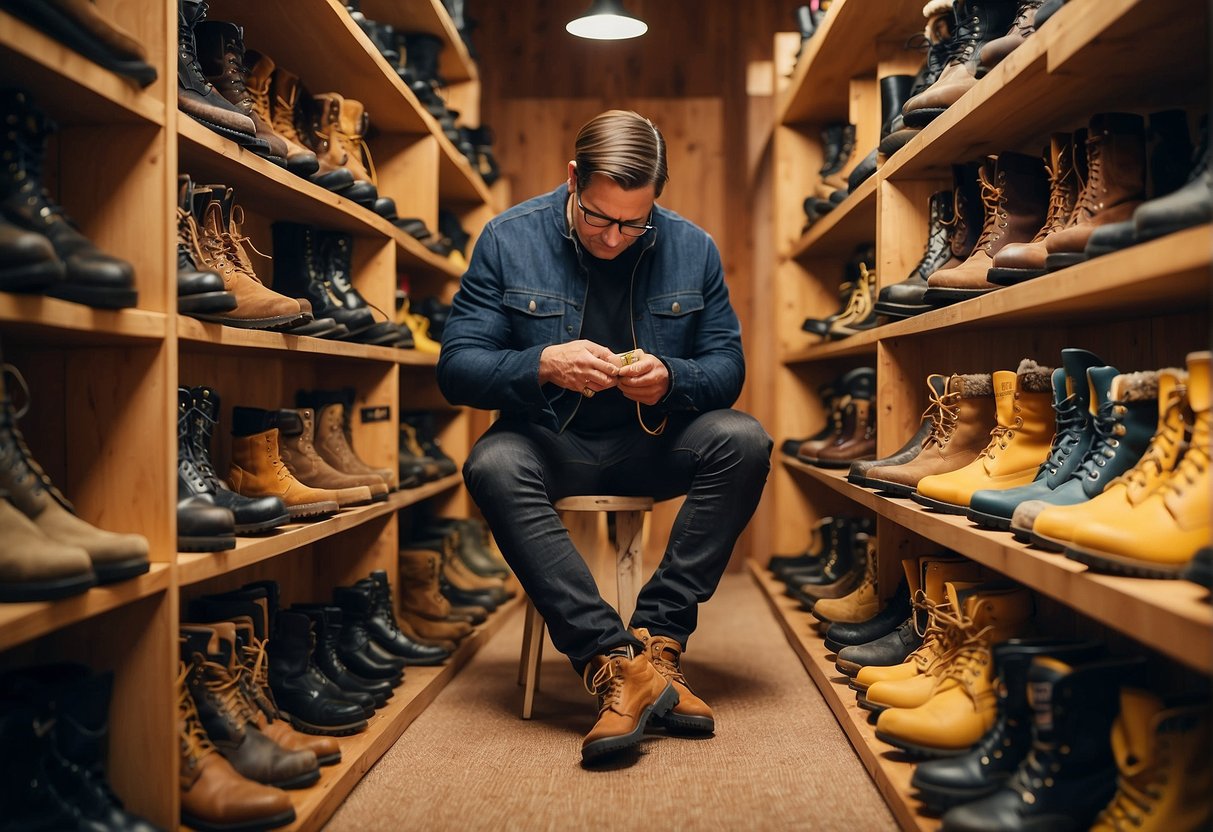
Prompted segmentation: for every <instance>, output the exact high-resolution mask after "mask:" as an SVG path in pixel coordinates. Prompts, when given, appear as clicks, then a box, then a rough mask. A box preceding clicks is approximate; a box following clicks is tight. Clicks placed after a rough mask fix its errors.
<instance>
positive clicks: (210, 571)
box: [177, 474, 463, 586]
mask: <svg viewBox="0 0 1213 832" xmlns="http://www.w3.org/2000/svg"><path fill="white" fill-rule="evenodd" d="M462 482H463V478H462V477H461V476H460V475H459V474H451V475H450V476H449V477H443V478H442V479H440V480H435V481H434V482H428V483H425V484H424V485H420V486H418V487H417V488H407V489H403V490H401V491H397V492H395V493H393V494H389V495H388V499H387V500H386V501H385V502H382V503H372V504H371V505H369V506H361V507H358V508H349V509H345V510H344V511H340V512H338V513H337V514H335V515H334V516H332V517H330V518H329V519H327V520H320V521H318V522H315V523H290V524H288V525H286V526H283V527H281V528H280V529H278V530H277V531H276V532H275V533H273V534H270V535H267V536H263V537H238V538H236V548H235V549H228V550H227V551H225V552H203V553H193V552H181V553H179V554H178V555H177V583H178V584H179V585H180V586H189V585H190V584H194V583H197V582H199V581H205V580H207V579H209V578H214V577H216V576H218V575H223V574H225V573H227V572H232V571H235V570H237V569H243V568H244V567H246V566H249V565H251V564H254V563H258V562H260V561H263V560H268V559H269V558H274V557H278V556H279V555H289V554H290V552H292V551H293V550H295V549H298V548H299V547H301V546H307V545H308V544H311V543H315V542H316V541H318V540H324V539H325V538H328V537H332V536H333V535H335V534H339V533H341V532H343V531H346V530H348V529H352V528H354V527H355V526H360V525H362V524H363V523H367V522H369V521H371V520H374V519H375V518H377V517H382V516H384V515H385V514H390V513H391V512H393V511H399V510H400V509H402V508H405V507H407V506H410V505H413V504H414V503H417V502H420V501H421V500H424V499H427V498H429V497H432V496H434V495H435V494H440V493H442V492H443V491H446V490H448V489H451V488H455V487H457V486H458V485H460V484H461V483H462Z"/></svg>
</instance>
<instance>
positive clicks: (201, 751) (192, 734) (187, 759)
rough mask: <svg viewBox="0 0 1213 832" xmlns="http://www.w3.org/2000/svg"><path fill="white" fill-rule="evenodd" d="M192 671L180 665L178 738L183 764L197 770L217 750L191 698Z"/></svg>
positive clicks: (178, 681)
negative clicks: (189, 680) (188, 683)
mask: <svg viewBox="0 0 1213 832" xmlns="http://www.w3.org/2000/svg"><path fill="white" fill-rule="evenodd" d="M192 669H193V668H192V667H191V666H190V665H187V664H185V663H184V662H181V663H179V664H178V671H177V718H178V719H179V720H180V723H179V728H178V730H179V731H180V733H179V734H178V738H179V739H180V742H181V756H182V762H183V763H187V764H188V767H189V768H191V769H196V768H197V767H198V764H199V763H200V762H202V760H203V759H204V758H205V757H206V756H207V755H209V754H214V753H215V751H216V749H215V746H214V744H213V743H212V742H211V739H210V737H208V736H207V735H206V730H205V729H204V728H203V727H202V720H201V719H200V718H199V717H198V707H197V706H196V705H195V704H194V698H193V697H192V696H190V689H189V686H188V685H187V684H186V679H188V678H189V675H190V672H191V671H192Z"/></svg>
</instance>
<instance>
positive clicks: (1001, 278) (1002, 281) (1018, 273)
mask: <svg viewBox="0 0 1213 832" xmlns="http://www.w3.org/2000/svg"><path fill="white" fill-rule="evenodd" d="M1048 273H1049V270H1048V269H1003V268H998V269H987V270H986V280H988V281H990V282H991V283H993V284H994V285H996V286H1017V285H1018V284H1020V283H1025V282H1027V281H1029V280H1033V279H1034V278H1037V277H1043V276H1044V275H1046V274H1048Z"/></svg>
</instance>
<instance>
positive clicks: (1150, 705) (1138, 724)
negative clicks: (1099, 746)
mask: <svg viewBox="0 0 1213 832" xmlns="http://www.w3.org/2000/svg"><path fill="white" fill-rule="evenodd" d="M1210 727H1211V726H1210V719H1209V703H1208V702H1203V703H1199V702H1198V703H1188V702H1184V703H1175V704H1168V703H1165V702H1163V700H1162V699H1161V698H1159V697H1158V696H1156V695H1154V694H1153V693H1150V692H1149V691H1145V690H1139V689H1137V688H1129V687H1125V688H1121V691H1120V715H1119V716H1117V717H1116V721H1115V722H1113V723H1112V752H1113V753H1114V754H1115V755H1116V768H1117V770H1118V771H1119V774H1120V776H1119V777H1118V778H1117V790H1116V796H1115V797H1113V798H1112V802H1111V803H1109V804H1108V805H1107V806H1106V807H1105V808H1104V810H1103V811H1102V812H1100V813H1099V817H1097V818H1096V819H1095V823H1094V824H1093V825H1092V826H1091V832H1121V830H1129V829H1133V830H1141V832H1164V831H1165V832H1200V830H1203V829H1209V828H1210V827H1211V826H1213V804H1211V803H1210V802H1209V795H1210V794H1213V769H1211V767H1210V764H1209V753H1208V752H1209V744H1208V737H1209V730H1210Z"/></svg>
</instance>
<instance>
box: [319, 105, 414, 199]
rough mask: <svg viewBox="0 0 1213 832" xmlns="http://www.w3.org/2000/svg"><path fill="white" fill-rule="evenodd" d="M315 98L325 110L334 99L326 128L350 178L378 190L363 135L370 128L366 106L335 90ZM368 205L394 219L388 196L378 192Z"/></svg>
mask: <svg viewBox="0 0 1213 832" xmlns="http://www.w3.org/2000/svg"><path fill="white" fill-rule="evenodd" d="M316 98H317V99H318V100H319V99H323V103H321V105H320V106H321V107H323V108H327V109H328V110H332V109H333V106H334V102H335V106H336V110H337V112H338V118H337V122H336V123H335V124H333V125H331V127H330V129H329V133H328V135H329V141H336V142H337V143H338V144H339V145H340V146H341V149H342V150H343V151H344V152H345V153H346V157H347V160H346V167H348V168H349V169H350V172H351V173H353V174H354V179H355V180H362V181H366V182H369V183H371V184H372V185H374V186H375V189H376V191H378V189H379V176H378V174H376V172H375V163H374V162H373V161H372V160H371V149H370V147H368V146H367V143H366V134H367V133H368V132H369V131H370V127H371V121H370V117H369V116H368V115H367V112H366V108H365V107H363V105H362V102H361V101H355V100H354V99H352V98H342V97H341V96H340V95H338V94H337V93H335V92H330V93H324V94H323V95H318V96H316ZM370 208H371V210H372V211H374V212H375V213H376V214H379V215H380V216H381V217H385V218H387V219H389V220H394V219H396V202H395V201H394V200H393V199H391V198H390V197H385V196H383V195H379V196H378V197H377V198H376V199H375V201H374V202H373V203H371V205H370Z"/></svg>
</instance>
